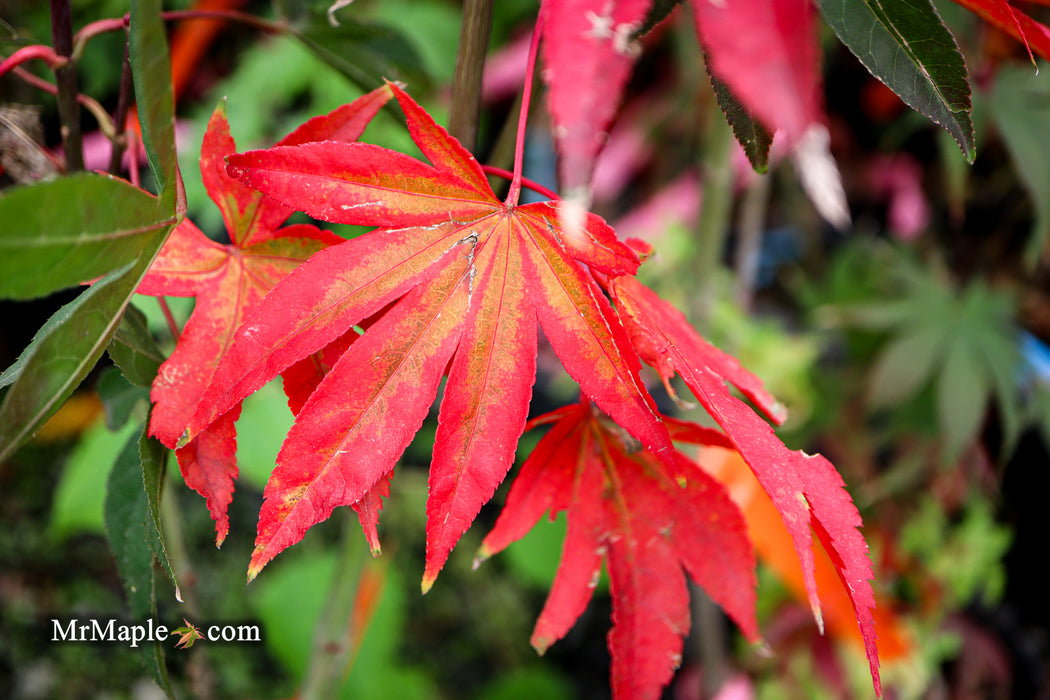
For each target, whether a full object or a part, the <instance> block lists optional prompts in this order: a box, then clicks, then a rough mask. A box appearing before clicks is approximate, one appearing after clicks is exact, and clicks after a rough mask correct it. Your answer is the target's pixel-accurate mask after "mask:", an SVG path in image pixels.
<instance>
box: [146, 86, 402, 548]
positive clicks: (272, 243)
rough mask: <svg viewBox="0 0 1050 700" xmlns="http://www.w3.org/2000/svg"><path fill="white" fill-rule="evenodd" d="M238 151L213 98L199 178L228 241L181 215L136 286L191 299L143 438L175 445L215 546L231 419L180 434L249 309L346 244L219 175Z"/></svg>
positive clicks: (229, 484) (350, 122)
mask: <svg viewBox="0 0 1050 700" xmlns="http://www.w3.org/2000/svg"><path fill="white" fill-rule="evenodd" d="M389 96H390V93H389V90H387V89H386V88H381V89H380V90H377V91H375V92H373V93H370V94H369V95H366V96H365V97H364V98H362V99H361V100H360V101H359V102H357V103H352V104H351V105H349V106H347V107H344V108H340V110H336V112H333V113H332V114H329V115H325V116H322V117H318V118H316V119H313V120H310V121H308V122H307V123H306V124H304V125H303V126H301V127H300V128H299V129H297V130H296V131H295V132H293V133H292V134H291V135H290V136H289V137H287V139H286V140H291V141H292V142H296V143H301V142H303V141H305V140H309V139H311V138H326V137H330V136H336V137H341V138H356V136H357V135H360V132H361V131H362V130H363V128H364V125H365V124H366V123H367V120H368V119H370V118H371V116H373V115H374V114H375V113H376V111H377V110H378V109H379V108H380V107H381V106H382V104H383V102H385V101H386V100H387V99H389ZM235 150H236V146H235V144H234V142H233V139H232V138H231V137H230V130H229V124H228V123H227V120H226V113H225V107H224V105H222V104H220V105H219V107H218V108H217V109H216V110H215V112H214V114H213V115H212V117H211V119H210V120H209V122H208V129H207V131H206V133H205V137H204V143H203V146H202V148H201V174H202V176H203V179H204V185H205V188H206V189H207V191H208V194H209V196H210V197H211V199H212V200H213V201H214V202H215V203H216V204H217V205H218V207H219V209H220V211H221V212H222V216H223V220H224V221H225V222H226V226H227V231H228V233H229V236H230V240H231V243H230V244H228V245H222V244H219V243H216V242H214V241H212V240H210V239H208V238H207V237H206V236H204V234H203V233H201V231H200V230H199V229H198V228H197V227H196V226H195V225H194V224H193V223H192V222H191V221H189V220H184V221H183V222H182V223H181V224H179V225H178V226H177V227H176V228H175V230H174V231H173V232H172V234H171V236H170V238H169V240H168V242H167V243H166V244H165V246H164V248H162V250H161V252H160V254H159V255H158V256H157V259H156V260H155V261H154V262H153V265H152V266H151V267H150V270H149V272H148V273H147V274H146V276H145V278H144V279H143V281H142V283H141V284H140V286H139V288H138V292H139V293H140V294H147V295H152V296H164V295H172V296H194V297H196V298H197V304H196V307H195V308H194V311H193V313H192V315H191V316H190V319H189V321H187V323H186V326H185V328H183V330H182V333H181V335H180V337H179V339H178V343H177V344H176V347H175V350H174V352H172V354H171V356H170V357H169V358H168V359H167V360H166V361H165V362H164V363H163V364H162V365H161V367H160V371H159V372H158V374H157V377H156V379H155V380H154V382H153V387H152V390H151V392H150V397H151V399H152V400H153V402H154V409H153V413H152V419H151V421H150V434H151V435H153V436H155V437H157V438H158V439H159V440H160V441H161V442H163V443H164V444H165V445H167V446H168V447H173V448H174V447H178V449H176V457H177V459H178V462H179V468H180V470H181V471H182V474H183V477H184V478H185V479H186V482H187V484H189V485H190V486H191V487H192V488H194V489H195V490H196V491H198V492H199V493H200V494H201V495H202V496H204V497H205V498H206V499H207V502H208V508H209V510H210V511H211V514H212V517H213V518H214V519H215V520H216V530H217V543H219V544H221V543H222V541H223V539H224V538H225V536H226V532H227V529H228V520H227V519H226V515H225V513H226V507H227V505H228V504H229V502H230V499H231V498H232V494H233V481H234V479H235V478H236V476H237V465H236V461H235V452H236V432H235V428H234V426H233V418H232V417H231V418H229V419H224V420H223V421H221V422H219V423H216V425H215V426H213V427H212V428H211V429H209V431H207V432H204V433H202V434H201V435H200V436H199V439H198V441H197V444H196V445H192V444H177V443H178V439H179V437H180V436H181V435H182V433H183V432H184V431H185V428H186V425H187V423H188V422H189V419H190V417H191V416H192V415H193V409H194V408H195V406H196V405H197V402H198V401H199V400H200V397H201V396H202V394H203V393H204V390H205V389H206V388H207V386H208V384H209V383H210V381H211V379H212V376H213V374H214V372H215V368H216V366H217V365H218V363H219V360H220V359H221V358H222V357H223V355H224V354H225V353H226V351H227V349H228V348H229V345H230V342H231V341H232V338H233V333H234V331H235V330H236V329H237V327H238V326H240V325H241V323H242V322H243V320H244V318H245V314H246V313H247V312H248V310H250V309H251V308H252V307H253V306H255V304H257V303H258V302H259V300H261V299H262V298H263V296H264V295H265V294H266V293H267V292H268V291H269V290H270V289H271V288H272V287H273V286H274V285H275V284H276V283H277V281H278V280H280V279H282V278H283V277H285V276H286V275H287V274H288V273H289V272H291V271H292V269H294V268H295V267H296V266H297V265H299V264H300V263H301V262H303V261H304V260H306V259H307V258H308V257H309V256H310V255H311V254H313V253H315V252H317V251H318V250H320V249H322V248H324V247H325V246H328V245H332V244H334V243H339V242H342V240H343V239H341V238H339V237H337V236H335V235H334V234H331V233H329V232H326V231H322V230H320V229H318V228H317V227H315V226H312V225H309V224H296V225H293V226H288V227H285V228H279V227H280V225H281V223H282V222H283V221H284V220H285V219H287V218H288V216H289V215H290V214H291V213H292V211H293V210H292V209H290V208H288V207H286V206H284V205H281V204H278V203H277V202H274V201H272V200H269V199H267V198H265V197H263V196H262V195H261V194H260V193H259V192H256V191H255V190H252V189H250V188H248V187H246V186H245V185H243V184H241V183H240V182H238V181H236V180H234V179H233V178H231V177H229V176H228V175H227V174H226V170H225V157H226V156H227V155H229V154H231V153H233V152H234V151H235ZM233 408H235V407H231V410H232V409H233Z"/></svg>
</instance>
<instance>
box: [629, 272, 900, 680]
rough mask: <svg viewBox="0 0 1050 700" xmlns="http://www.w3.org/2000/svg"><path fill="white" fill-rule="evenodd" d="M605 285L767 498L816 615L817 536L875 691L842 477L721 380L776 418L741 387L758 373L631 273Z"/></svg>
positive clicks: (764, 398) (769, 406)
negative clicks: (795, 448) (787, 439)
mask: <svg viewBox="0 0 1050 700" xmlns="http://www.w3.org/2000/svg"><path fill="white" fill-rule="evenodd" d="M609 287H610V292H611V294H612V296H613V300H614V301H615V302H616V304H617V311H618V313H620V314H621V318H623V320H624V323H625V324H626V325H627V326H628V328H629V329H630V330H631V332H632V337H633V338H634V339H636V340H635V342H636V347H639V352H640V354H641V355H642V357H643V358H645V360H646V361H647V362H649V363H650V364H652V365H653V366H654V367H656V368H657V369H658V370H659V371H660V372H661V373H664V372H668V371H674V372H677V373H678V374H680V375H681V377H682V379H683V380H684V381H685V383H686V385H687V386H688V387H689V388H690V390H691V391H692V392H693V394H694V395H695V396H696V398H697V400H698V401H699V402H700V404H701V405H702V406H703V407H704V409H705V410H706V411H707V412H708V413H709V414H710V415H711V417H712V418H713V419H714V420H715V422H716V423H718V425H719V426H720V427H721V428H722V429H723V430H724V431H725V433H726V436H727V437H728V438H729V440H731V441H732V443H733V445H734V447H735V448H736V449H737V450H738V451H739V452H740V454H741V456H742V457H743V458H744V460H745V461H746V462H747V464H748V466H750V467H751V469H752V471H754V473H755V476H756V477H757V478H758V481H759V483H761V484H762V488H763V489H765V491H766V493H768V494H769V496H770V498H772V499H773V503H774V504H775V505H776V507H777V510H778V511H780V515H781V517H782V518H783V519H784V524H785V525H786V526H787V528H788V530H789V531H790V532H791V536H792V538H793V540H794V543H795V551H796V553H797V554H798V557H799V560H800V561H801V562H802V569H803V573H804V578H805V584H806V591H807V594H808V597H809V601H810V607H811V608H812V611H813V614H814V616H815V617H816V619H817V621H818V622H820V621H821V616H820V600H819V596H818V594H817V587H816V580H815V578H814V562H813V550H812V537H813V533H814V532H815V533H816V534H817V535H818V537H820V539H821V542H822V544H823V545H824V547H825V549H827V551H828V553H829V554H830V555H831V557H832V559H833V560H834V561H835V562H836V564H837V565H838V570H839V575H840V576H841V577H842V579H843V581H844V582H845V583H846V586H847V589H848V590H849V591H850V593H851V598H852V602H853V606H854V610H855V612H856V617H857V623H858V624H859V626H860V629H861V634H862V636H863V637H864V640H865V650H866V651H867V655H868V662H869V665H870V667H871V674H872V679H873V680H874V682H875V690H876V692H877V693H881V685H880V682H879V675H878V652H877V650H876V648H875V636H874V622H873V618H872V612H871V609H872V607H873V606H874V597H873V594H872V591H871V583H870V579H871V578H872V569H871V561H870V559H869V558H868V547H867V545H866V544H865V542H864V538H863V537H862V536H861V534H860V532H859V531H858V530H857V527H858V526H859V525H860V515H859V514H858V513H857V509H856V506H854V505H853V501H852V500H851V499H850V497H849V494H847V493H846V491H845V488H844V485H843V483H842V477H840V476H839V474H838V472H837V471H835V468H834V467H833V466H832V465H831V463H830V462H828V461H827V460H826V459H824V458H823V457H821V456H820V455H816V456H811V455H807V454H805V453H804V452H792V451H790V450H788V449H787V447H785V446H784V444H783V443H782V442H781V441H780V440H779V439H778V438H777V437H776V434H775V433H774V432H773V430H772V428H771V427H770V426H769V425H768V424H767V423H766V422H765V421H763V420H762V419H761V418H760V417H759V416H758V415H757V414H756V413H755V412H754V411H752V410H751V409H750V408H749V407H748V406H747V405H746V404H745V403H744V402H742V401H741V400H740V399H738V398H736V397H735V396H733V395H732V394H731V393H730V391H729V387H728V386H726V383H725V382H726V381H728V382H730V383H731V384H734V385H736V386H737V387H738V388H739V389H740V390H741V391H742V392H743V393H744V394H745V396H748V398H750V399H752V400H753V401H755V402H756V403H757V404H758V405H759V406H760V407H763V410H764V411H765V412H766V413H767V415H770V417H774V418H775V417H778V416H779V417H780V418H781V419H782V418H783V410H782V409H781V408H780V407H778V406H777V404H776V403H775V402H773V403H771V401H772V397H770V396H768V394H765V395H764V392H762V391H761V386H760V385H758V386H757V388H756V386H755V385H754V384H751V385H750V386H749V382H755V383H757V381H758V380H757V379H755V378H754V377H752V376H751V375H749V374H748V373H746V372H744V371H743V370H742V369H740V368H739V365H736V366H735V367H734V366H733V365H734V363H735V361H734V363H726V364H723V367H721V368H720V367H719V365H718V364H717V363H718V362H719V361H723V362H725V361H724V360H723V359H722V358H720V357H718V355H717V354H714V355H712V354H711V350H712V349H709V346H708V347H705V346H706V343H705V342H704V341H703V339H702V338H700V336H699V335H698V334H697V333H696V332H695V331H694V330H693V329H692V328H691V327H690V326H689V325H688V324H687V323H686V321H685V318H684V317H683V316H682V315H681V313H680V312H678V311H677V310H676V309H674V308H673V307H671V306H670V305H669V304H667V302H665V301H663V300H661V299H660V298H659V297H657V296H656V295H655V294H653V293H652V292H651V291H650V290H649V289H647V288H646V287H644V286H643V285H642V284H641V283H640V282H638V281H637V280H636V279H635V278H633V277H626V276H625V277H618V278H615V279H613V280H612V281H611V283H610V285H609ZM705 356H706V357H705ZM707 357H710V358H712V359H706V358H707ZM728 359H731V358H728ZM734 372H735V374H734Z"/></svg>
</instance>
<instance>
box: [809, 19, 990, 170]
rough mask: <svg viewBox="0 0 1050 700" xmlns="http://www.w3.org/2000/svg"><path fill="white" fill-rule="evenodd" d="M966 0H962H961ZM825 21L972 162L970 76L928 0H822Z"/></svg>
mask: <svg viewBox="0 0 1050 700" xmlns="http://www.w3.org/2000/svg"><path fill="white" fill-rule="evenodd" d="M963 4H965V3H963ZM819 5H820V10H821V12H822V13H823V15H824V19H825V21H827V23H828V25H829V26H831V28H832V29H833V30H835V34H836V35H838V37H839V39H840V40H841V41H842V43H843V44H845V45H846V46H847V47H849V49H850V51H852V52H853V54H854V55H855V56H856V57H857V58H858V59H860V62H861V63H863V64H864V67H865V68H867V69H868V70H869V71H871V74H872V75H874V76H875V77H876V78H878V79H879V80H881V81H882V82H883V83H885V84H886V85H887V86H889V88H890V89H891V90H893V91H894V92H895V93H897V95H898V96H899V97H900V98H901V99H902V100H904V102H905V103H907V104H908V105H909V106H910V107H912V108H913V109H915V110H916V111H918V112H920V113H921V114H924V115H925V116H927V117H929V118H930V119H932V120H933V121H934V122H935V123H937V124H939V125H941V126H942V127H944V128H945V129H946V130H947V131H948V132H949V133H950V134H951V135H952V136H953V137H954V138H955V140H956V141H957V142H958V144H959V147H960V148H961V149H962V151H963V153H964V154H966V158H967V160H969V161H970V162H971V163H972V162H973V159H974V157H975V155H976V145H975V143H974V134H973V121H972V119H971V112H972V109H973V107H972V105H971V101H970V80H969V76H968V75H967V73H966V64H965V63H964V62H963V57H962V54H960V53H959V48H958V47H957V46H956V44H955V39H954V38H953V37H952V35H951V32H949V31H948V28H947V27H945V26H944V23H943V22H942V21H941V18H940V15H938V14H937V10H936V8H934V6H933V4H932V3H931V2H929V0H918V1H915V0H863V1H862V2H850V1H848V0H820V1H819Z"/></svg>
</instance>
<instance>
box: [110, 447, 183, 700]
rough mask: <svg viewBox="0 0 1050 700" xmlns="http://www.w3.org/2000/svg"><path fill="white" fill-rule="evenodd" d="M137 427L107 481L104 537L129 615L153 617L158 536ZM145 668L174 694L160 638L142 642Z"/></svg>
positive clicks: (141, 649) (158, 683) (170, 695)
mask: <svg viewBox="0 0 1050 700" xmlns="http://www.w3.org/2000/svg"><path fill="white" fill-rule="evenodd" d="M140 436H141V437H145V434H144V431H140V432H139V434H137V435H136V436H135V437H133V438H132V439H131V440H129V441H128V442H127V444H126V445H125V447H124V450H123V451H122V452H121V453H120V456H119V457H117V461H116V463H115V464H114V465H113V469H112V471H111V472H110V475H109V480H108V482H107V485H106V505H105V522H106V538H107V539H108V540H109V545H110V547H111V548H112V550H113V554H114V556H115V557H116V560H117V571H118V572H119V573H120V578H121V580H122V581H123V583H124V591H125V594H126V595H127V599H128V608H129V612H130V614H131V617H132V619H134V620H145V619H156V617H157V600H156V597H155V594H154V576H153V550H152V547H150V544H149V541H150V539H151V538H154V537H156V532H155V530H154V528H153V523H152V522H151V521H150V518H149V509H148V505H147V502H146V494H145V492H143V490H142V471H141V468H140V466H139V465H140V460H141V457H140V455H139V443H140ZM140 653H141V655H142V659H141V660H142V663H143V665H144V666H145V668H146V670H147V671H148V672H149V674H150V676H152V678H153V680H155V681H156V682H157V685H159V686H160V687H161V688H163V689H164V691H165V693H167V695H168V697H171V698H173V697H175V696H174V693H173V691H172V688H171V682H170V681H169V679H168V671H167V667H166V666H165V663H164V650H163V648H162V647H161V645H160V642H151V643H147V644H144V645H143V646H142V647H140Z"/></svg>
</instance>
